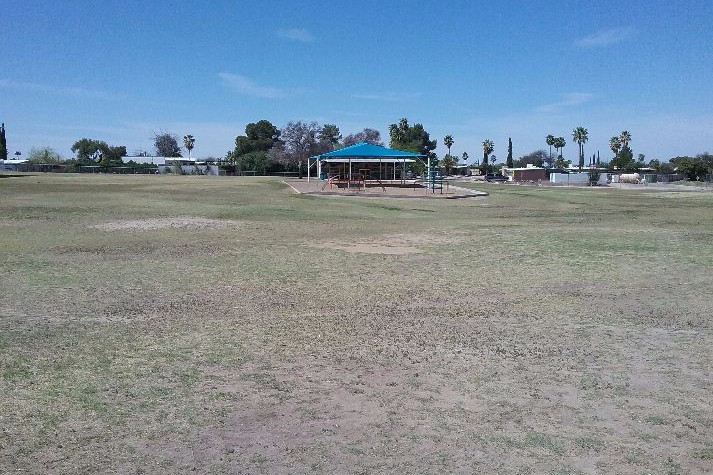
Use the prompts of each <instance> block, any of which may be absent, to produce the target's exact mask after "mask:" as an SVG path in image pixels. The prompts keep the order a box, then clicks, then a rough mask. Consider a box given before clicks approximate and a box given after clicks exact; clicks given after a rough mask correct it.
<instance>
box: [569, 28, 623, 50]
mask: <svg viewBox="0 0 713 475" xmlns="http://www.w3.org/2000/svg"><path fill="white" fill-rule="evenodd" d="M634 33H635V30H634V29H633V28H609V29H605V30H599V31H596V32H594V33H592V34H591V35H589V36H585V37H583V38H579V39H578V40H576V41H575V42H574V44H575V45H576V46H580V47H584V48H592V47H596V46H609V45H613V44H615V43H620V42H622V41H624V40H626V39H628V38H630V37H632V36H633V35H634Z"/></svg>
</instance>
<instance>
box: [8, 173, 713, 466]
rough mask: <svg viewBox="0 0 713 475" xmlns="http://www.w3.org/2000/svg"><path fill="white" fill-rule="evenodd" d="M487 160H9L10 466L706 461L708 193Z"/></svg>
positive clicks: (712, 232) (710, 265) (710, 428)
mask: <svg viewBox="0 0 713 475" xmlns="http://www.w3.org/2000/svg"><path fill="white" fill-rule="evenodd" d="M464 186H472V185H467V184H466V185H464ZM478 186H479V187H480V188H481V189H484V190H485V191H488V192H489V193H490V195H489V196H488V197H485V198H477V199H461V200H427V199H413V200H410V199H408V200H407V199H378V198H364V197H319V196H306V195H295V194H293V193H292V192H291V190H290V189H289V188H288V187H286V186H285V185H284V184H282V183H281V182H280V181H279V180H276V179H270V178H238V179H235V178H215V177H191V176H187V177H170V176H78V175H67V176H64V175H37V176H23V177H11V178H6V179H3V180H0V238H1V241H2V243H3V246H1V247H0V283H1V284H2V287H1V288H2V292H3V296H2V298H1V299H0V401H2V404H0V472H2V473H4V472H9V473H23V472H24V473H98V472H100V473H107V472H120V473H183V472H192V471H197V472H199V473H240V472H245V473H302V472H311V473H335V472H338V473H383V472H400V473H401V472H404V473H405V472H419V473H443V472H459V473H471V472H474V471H476V472H477V471H480V472H483V473H623V474H628V473H631V474H641V473H709V472H711V471H712V470H713V465H711V457H710V453H711V445H710V441H711V440H713V416H711V414H713V407H711V406H712V405H713V404H712V402H711V401H712V400H711V398H710V394H711V389H713V388H712V383H713V381H712V376H711V371H710V369H711V368H712V367H713V361H712V357H711V355H712V352H711V350H710V348H711V347H712V344H713V331H712V330H713V327H712V325H711V320H710V318H711V311H710V310H711V305H712V304H713V291H712V290H711V289H712V288H713V287H711V285H710V276H711V271H712V270H713V239H712V238H713V212H712V211H711V210H712V209H713V193H710V192H702V191H686V192H667V191H653V190H651V191H647V190H619V189H573V188H566V189H564V188H538V187H526V186H506V185H489V184H480V185H478Z"/></svg>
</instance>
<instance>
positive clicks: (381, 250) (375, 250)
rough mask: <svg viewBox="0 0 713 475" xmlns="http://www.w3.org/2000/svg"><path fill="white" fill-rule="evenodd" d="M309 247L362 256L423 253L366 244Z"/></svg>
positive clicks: (401, 247)
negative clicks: (336, 250)
mask: <svg viewBox="0 0 713 475" xmlns="http://www.w3.org/2000/svg"><path fill="white" fill-rule="evenodd" d="M311 247H316V248H319V249H339V250H340V251H344V252H350V253H363V254H392V255H403V254H415V253H419V252H423V251H421V250H420V249H418V248H417V247H414V246H404V245H399V244H375V243H366V242H355V243H343V242H324V243H319V244H312V245H311Z"/></svg>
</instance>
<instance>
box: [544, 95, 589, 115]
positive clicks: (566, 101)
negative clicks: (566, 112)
mask: <svg viewBox="0 0 713 475" xmlns="http://www.w3.org/2000/svg"><path fill="white" fill-rule="evenodd" d="M593 98H594V94H590V93H588V92H570V93H567V94H563V95H562V100H561V101H558V102H553V103H551V104H544V105H541V106H539V107H536V108H535V110H536V111H537V112H558V111H561V110H563V109H567V108H568V107H574V106H579V105H582V104H585V103H587V102H589V101H591V100H592V99H593Z"/></svg>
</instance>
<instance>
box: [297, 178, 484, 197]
mask: <svg viewBox="0 0 713 475" xmlns="http://www.w3.org/2000/svg"><path fill="white" fill-rule="evenodd" d="M285 184H287V185H288V186H289V187H290V188H292V189H293V190H294V191H295V192H296V193H302V194H307V195H323V196H362V197H364V196H367V197H372V198H399V199H401V198H413V199H419V198H426V199H459V198H478V197H483V196H487V193H485V192H483V191H481V190H475V189H471V188H464V187H460V186H458V185H456V183H455V181H454V180H445V181H444V183H443V184H442V186H439V187H437V188H436V189H428V188H425V187H423V186H421V185H414V184H413V180H409V181H407V182H405V183H404V184H403V185H397V184H393V183H392V184H387V185H385V186H381V185H379V184H377V183H371V184H369V185H368V186H351V187H347V186H345V185H342V186H336V185H330V184H329V183H327V182H326V181H324V180H317V179H311V180H309V181H307V179H302V180H300V179H290V180H286V181H285Z"/></svg>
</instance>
